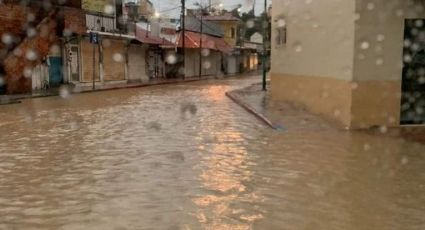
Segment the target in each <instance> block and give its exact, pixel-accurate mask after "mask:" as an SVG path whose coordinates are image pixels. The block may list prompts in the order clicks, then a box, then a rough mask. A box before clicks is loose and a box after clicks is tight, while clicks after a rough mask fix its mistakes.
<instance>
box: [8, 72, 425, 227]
mask: <svg viewBox="0 0 425 230" xmlns="http://www.w3.org/2000/svg"><path fill="white" fill-rule="evenodd" d="M251 82H252V81H251V80H244V81H241V80H233V81H218V82H206V83H193V84H189V85H179V86H161V87H152V88H145V89H130V90H119V91H110V92H102V93H94V94H81V95H74V96H72V97H70V98H69V99H66V100H64V99H60V98H59V97H58V98H45V99H36V100H28V101H25V102H24V103H23V104H21V105H8V106H3V107H1V108H0V117H1V120H0V132H1V136H0V229H3V228H4V229H252V228H254V229H423V228H425V225H424V224H425V221H424V220H423V213H425V208H424V207H425V193H424V191H425V188H424V182H425V173H424V172H425V171H424V170H423V169H424V168H425V167H424V166H425V161H424V159H423V156H422V155H421V154H423V153H424V152H425V151H424V148H423V146H422V145H419V144H412V143H409V142H405V141H402V140H398V139H393V138H390V137H378V136H370V135H366V134H349V133H346V132H339V131H335V130H324V131H319V130H318V129H312V130H311V131H309V130H308V129H307V130H294V131H291V130H288V131H287V132H275V131H272V130H269V129H268V128H267V127H265V126H263V125H262V124H261V123H260V122H258V121H257V120H256V119H255V118H254V117H252V116H250V115H248V114H247V113H246V112H245V111H244V110H242V109H241V108H239V107H238V106H236V105H235V104H234V103H233V102H231V101H230V100H228V99H227V98H226V97H225V96H224V92H226V91H228V90H230V89H232V88H235V87H241V86H243V85H248V84H250V83H251ZM365 146H366V147H367V148H366V147H365ZM406 158H408V163H406V160H405V159H406Z"/></svg>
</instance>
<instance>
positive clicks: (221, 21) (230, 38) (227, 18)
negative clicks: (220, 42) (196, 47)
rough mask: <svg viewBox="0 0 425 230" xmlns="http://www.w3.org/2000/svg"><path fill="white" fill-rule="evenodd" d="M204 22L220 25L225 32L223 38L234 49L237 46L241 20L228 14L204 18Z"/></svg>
mask: <svg viewBox="0 0 425 230" xmlns="http://www.w3.org/2000/svg"><path fill="white" fill-rule="evenodd" d="M203 20H205V21H208V22H213V23H216V24H218V25H220V27H221V29H222V30H223V38H224V40H225V41H226V43H227V44H229V45H230V46H232V47H235V46H236V44H237V42H238V39H239V34H238V27H239V23H240V20H239V18H236V17H234V16H233V15H232V14H231V13H226V14H223V15H208V16H203Z"/></svg>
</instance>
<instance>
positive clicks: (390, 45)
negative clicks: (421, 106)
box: [271, 0, 424, 129]
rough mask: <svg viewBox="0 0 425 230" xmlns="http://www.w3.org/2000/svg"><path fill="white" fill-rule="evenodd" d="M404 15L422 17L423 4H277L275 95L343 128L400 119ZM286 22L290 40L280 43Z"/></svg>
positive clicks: (319, 0) (363, 0) (364, 0)
mask: <svg viewBox="0 0 425 230" xmlns="http://www.w3.org/2000/svg"><path fill="white" fill-rule="evenodd" d="M420 9H422V11H420ZM406 18H424V11H423V6H420V5H418V4H414V3H413V1H405V0H385V1H383V0H356V1H338V0H316V1H290V0H287V1H283V4H274V5H273V26H272V27H273V31H272V70H271V78H272V96H273V98H275V99H278V100H286V101H290V102H292V103H296V104H299V105H302V106H304V107H306V108H307V109H309V110H310V111H312V112H315V113H318V114H322V115H324V116H325V117H327V118H330V119H333V120H336V121H339V122H340V123H341V124H342V125H343V126H344V127H346V128H352V129H356V128H367V127H371V126H398V125H399V120H400V103H401V102H400V95H401V80H402V57H403V39H404V20H405V19H406ZM283 24H284V25H286V28H287V43H286V44H285V45H278V43H277V41H276V37H277V28H278V26H279V25H280V26H282V25H283Z"/></svg>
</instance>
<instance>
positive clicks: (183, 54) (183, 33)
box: [180, 0, 186, 79]
mask: <svg viewBox="0 0 425 230" xmlns="http://www.w3.org/2000/svg"><path fill="white" fill-rule="evenodd" d="M181 1H182V13H181V14H182V15H181V23H180V24H181V38H180V39H183V40H182V48H181V53H182V56H183V79H185V78H186V52H185V50H186V33H185V31H186V25H185V21H186V15H185V13H186V0H181Z"/></svg>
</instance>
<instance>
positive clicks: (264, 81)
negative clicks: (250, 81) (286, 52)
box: [263, 0, 269, 91]
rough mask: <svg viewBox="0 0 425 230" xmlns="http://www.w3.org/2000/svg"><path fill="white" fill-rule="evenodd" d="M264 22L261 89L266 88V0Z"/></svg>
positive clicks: (264, 89)
mask: <svg viewBox="0 0 425 230" xmlns="http://www.w3.org/2000/svg"><path fill="white" fill-rule="evenodd" d="M264 19H265V20H264V22H263V23H264V24H263V27H264V28H263V91H266V90H267V82H266V81H267V67H266V61H267V44H266V43H267V31H268V30H267V27H268V26H269V22H268V21H269V20H268V15H267V0H264Z"/></svg>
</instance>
